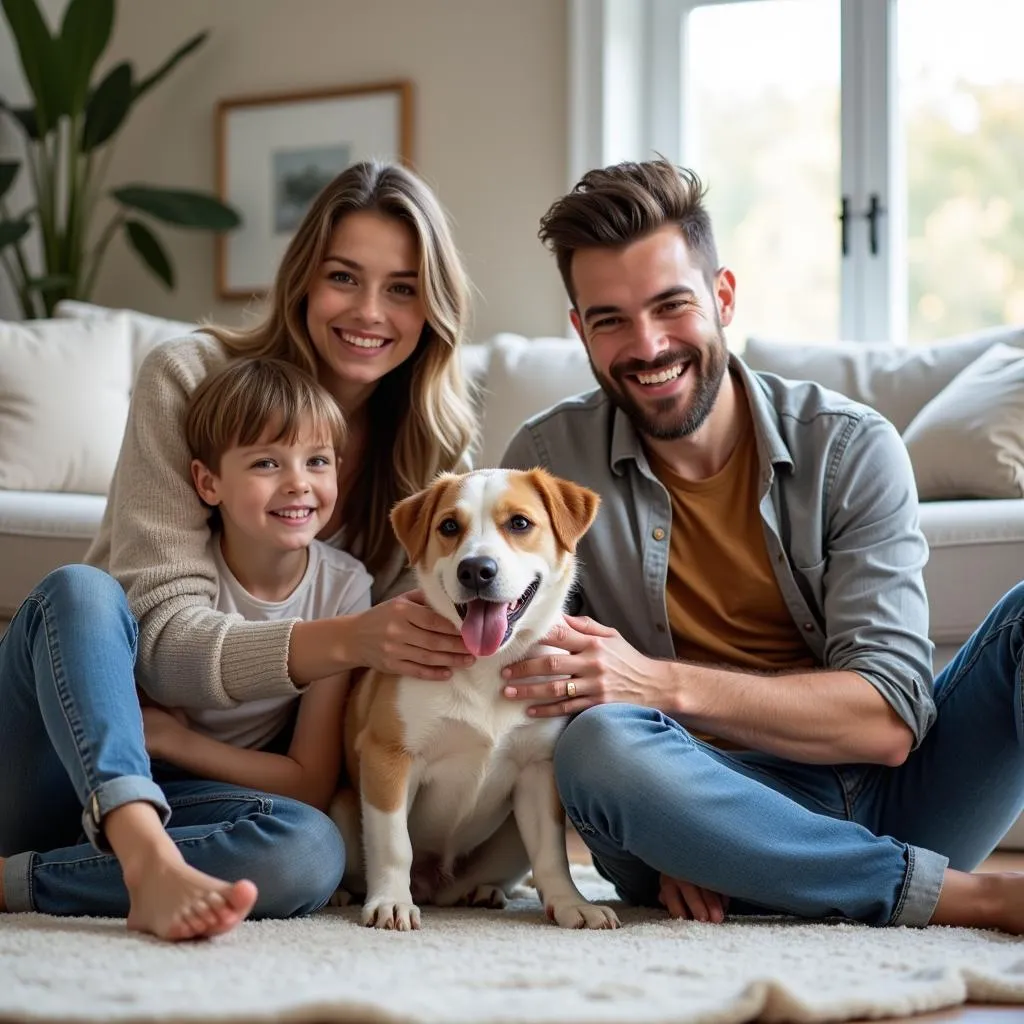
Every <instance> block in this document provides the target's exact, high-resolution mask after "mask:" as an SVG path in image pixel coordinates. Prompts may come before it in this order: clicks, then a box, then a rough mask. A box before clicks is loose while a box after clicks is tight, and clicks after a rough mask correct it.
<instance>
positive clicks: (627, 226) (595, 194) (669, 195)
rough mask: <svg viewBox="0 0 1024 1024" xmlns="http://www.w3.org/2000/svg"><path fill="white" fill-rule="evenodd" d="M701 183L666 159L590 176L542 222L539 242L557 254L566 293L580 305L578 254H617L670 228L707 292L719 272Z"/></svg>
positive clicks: (584, 177)
mask: <svg viewBox="0 0 1024 1024" xmlns="http://www.w3.org/2000/svg"><path fill="white" fill-rule="evenodd" d="M706 191H707V190H706V188H705V187H704V185H703V184H702V183H701V180H700V178H698V177H697V175H696V174H695V173H694V172H693V171H691V170H688V169H687V168H685V167H677V166H676V165H675V164H672V163H670V162H669V161H668V160H650V161H647V162H646V163H632V162H627V163H621V164H615V165H613V166H611V167H604V168H601V169H599V170H594V171H588V172H587V173H586V174H584V175H583V177H582V178H580V180H579V181H578V182H577V183H576V185H575V187H574V188H573V190H572V191H571V192H570V193H569V194H568V195H565V196H563V197H562V198H561V199H559V200H557V201H556V202H555V203H554V204H553V205H552V206H551V209H549V210H548V212H547V213H546V214H544V216H543V217H542V218H541V222H540V232H539V235H540V240H541V241H542V242H543V243H544V244H545V245H546V246H547V247H548V248H549V249H551V251H552V252H554V254H555V261H556V263H557V264H558V270H559V273H561V275H562V281H563V282H564V283H565V290H566V292H568V294H569V298H570V299H571V300H572V304H573V305H574V306H575V305H576V292H575V289H574V288H573V283H572V258H573V255H574V254H575V253H576V250H577V249H593V248H604V247H607V248H612V249H618V248H622V247H623V246H626V245H629V244H630V243H631V242H636V241H638V240H639V239H641V238H644V237H645V236H646V235H649V234H650V233H651V232H652V231H657V230H658V229H659V228H662V227H664V226H665V225H666V224H676V225H678V227H679V230H680V231H681V232H682V233H683V238H684V239H685V240H686V245H687V247H688V248H689V250H690V252H691V253H693V254H694V255H695V256H696V257H697V259H698V260H699V261H700V264H701V269H702V270H703V272H704V277H705V280H706V281H707V282H708V287H711V286H712V283H713V280H714V276H715V273H716V272H717V270H718V252H717V250H716V248H715V239H714V235H713V234H712V231H711V218H710V216H709V215H708V211H707V209H706V208H705V206H704V196H705V194H706Z"/></svg>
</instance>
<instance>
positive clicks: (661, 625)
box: [654, 622, 665, 633]
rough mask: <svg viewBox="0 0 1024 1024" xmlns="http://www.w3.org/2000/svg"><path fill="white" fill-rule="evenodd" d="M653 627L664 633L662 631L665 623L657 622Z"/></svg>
mask: <svg viewBox="0 0 1024 1024" xmlns="http://www.w3.org/2000/svg"><path fill="white" fill-rule="evenodd" d="M654 628H655V629H656V630H657V631H658V632H659V633H664V632H665V623H664V622H659V623H657V624H656V625H655V627H654Z"/></svg>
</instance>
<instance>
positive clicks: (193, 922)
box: [125, 851, 256, 941]
mask: <svg viewBox="0 0 1024 1024" xmlns="http://www.w3.org/2000/svg"><path fill="white" fill-rule="evenodd" d="M175 853H177V851H175ZM125 884H126V885H127V886H128V893H129V895H130V896H131V910H130V911H129V913H128V928H129V930H131V931H137V932H148V933H149V934H151V935H156V936H157V937H158V938H161V939H170V940H172V941H174V940H181V939H201V938H210V937H212V936H214V935H223V934H224V932H227V931H230V930H231V929H232V928H234V927H235V925H237V924H238V923H239V922H240V921H244V920H245V918H246V917H247V916H248V915H249V912H250V911H251V910H252V907H253V904H254V903H255V902H256V886H255V885H253V883H252V882H249V881H241V882H234V883H231V882H222V881H220V880H219V879H216V878H213V877H211V876H210V875H204V874H203V872H201V871H197V870H196V869H195V868H192V867H189V865H188V864H186V863H185V861H184V860H182V859H181V858H180V856H178V857H177V858H173V857H172V858H169V859H167V860H164V861H163V862H161V863H159V864H154V863H152V862H150V863H149V864H148V865H146V867H145V868H144V870H142V871H141V872H139V873H138V874H137V877H133V878H132V880H131V881H129V873H128V871H126V872H125Z"/></svg>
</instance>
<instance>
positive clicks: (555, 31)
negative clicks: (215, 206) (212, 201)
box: [93, 0, 567, 338]
mask: <svg viewBox="0 0 1024 1024" xmlns="http://www.w3.org/2000/svg"><path fill="white" fill-rule="evenodd" d="M565 8H566V2H565V0H372V2H370V3H367V2H364V0H358V2H357V0H216V2H215V3H210V2H208V0H174V2H173V3H167V2H166V0H127V2H122V3H120V4H119V5H118V23H117V26H116V28H115V34H114V38H113V40H112V43H111V46H110V49H109V51H108V53H107V54H106V55H105V57H104V65H105V67H109V66H110V65H112V64H113V63H114V62H116V61H119V60H124V59H130V60H132V61H133V63H134V64H135V66H136V68H137V70H138V71H139V72H140V73H146V72H148V71H149V70H151V69H152V68H154V67H155V66H156V65H157V64H158V63H159V62H161V61H162V60H163V59H164V58H165V57H166V56H167V55H168V54H169V53H170V52H171V51H172V50H173V49H174V48H175V47H177V46H178V45H179V44H180V43H181V42H183V41H184V40H185V39H186V38H188V37H189V36H190V35H192V34H193V33H195V32H197V31H199V30H201V29H204V28H208V29H209V30H210V38H209V39H208V40H207V42H206V43H205V45H204V46H203V47H202V48H201V49H200V50H199V51H198V52H197V53H195V54H193V55H192V56H191V57H189V58H188V59H187V60H186V61H185V62H183V63H182V64H181V65H179V67H178V68H177V69H176V70H175V72H174V73H173V74H172V75H171V76H170V77H168V78H167V79H165V81H164V82H163V83H162V84H161V85H160V86H159V87H158V88H157V89H155V90H153V92H151V93H150V94H149V95H148V96H147V97H146V99H145V100H143V101H142V102H141V103H140V105H139V107H138V108H137V109H136V111H135V112H134V113H133V115H132V118H131V120H130V121H129V123H128V124H127V126H126V127H125V129H124V130H123V132H122V135H121V138H120V141H119V143H118V145H117V150H116V154H115V156H114V158H113V160H112V162H111V168H110V176H109V181H110V183H112V184H120V183H126V182H129V181H139V182H145V183H150V184H165V185H171V186H181V187H190V188H203V189H211V190H212V189H213V188H214V187H215V185H214V149H213V112H214V106H215V104H216V102H217V100H219V99H221V98H225V97H232V96H239V95H248V94H252V93H261V92H276V91H293V90H300V89H306V88H319V87H327V86H331V85H339V86H341V85H347V84H354V83H359V82H365V81H382V80H388V79H395V78H408V79H411V80H412V81H413V83H414V87H415V90H416V97H415V154H414V155H415V162H416V166H417V169H418V170H419V171H420V172H421V173H422V174H423V175H424V176H425V177H426V178H427V180H428V181H430V182H431V183H432V184H433V185H434V187H435V188H436V190H437V192H438V193H439V195H440V197H441V200H442V202H443V203H444V204H445V205H446V207H447V208H448V210H449V211H450V213H451V214H452V217H453V219H454V221H455V228H456V237H457V239H458V242H459V245H460V247H461V249H462V251H463V253H464V254H465V257H466V261H467V265H468V268H469V272H470V275H471V277H472V278H473V281H474V284H475V286H476V288H477V290H478V296H477V302H476V316H475V325H476V326H475V331H474V334H475V336H476V337H478V338H483V337H486V336H488V335H489V334H492V333H494V332H496V331H499V330H509V331H516V332H519V333H522V334H526V335H535V334H560V333H563V331H564V327H565V323H566V318H565V308H566V307H565V301H564V299H563V296H562V291H561V287H560V284H559V281H558V275H557V272H556V270H555V266H554V260H553V259H552V258H551V257H549V255H548V254H547V253H546V252H545V251H544V249H543V248H542V247H541V245H540V243H539V242H538V241H537V235H536V232H537V222H538V219H539V217H540V216H541V214H542V213H543V212H544V210H545V209H546V208H547V206H548V204H549V203H550V201H551V200H552V199H553V198H555V197H556V196H557V195H558V194H560V193H561V192H562V191H563V190H564V186H565V183H566V176H567V170H566V162H567V147H566V142H565V133H566V107H567V100H566V90H567V72H566V66H565V54H566V10H565ZM160 234H161V237H162V238H163V239H164V240H165V241H166V242H167V243H168V247H169V249H170V252H171V255H172V258H173V259H174V262H175V267H176V270H177V274H178V286H177V289H176V290H175V291H174V292H167V291H166V290H165V289H164V288H163V286H162V285H160V284H159V283H157V282H156V281H155V280H154V279H153V278H152V277H151V276H150V275H149V273H148V272H147V271H146V270H145V269H143V268H142V266H141V264H139V262H138V261H137V259H136V258H135V257H134V255H132V254H131V253H129V252H128V251H127V249H126V247H125V245H124V243H123V242H122V241H120V240H118V241H117V242H116V243H115V244H114V245H113V246H111V250H110V252H109V255H108V257H107V260H106V263H105V264H104V270H103V273H102V276H101V279H100V282H99V285H98V287H97V290H96V293H95V295H94V297H93V298H94V301H96V302H99V303H102V304H104V305H112V306H130V307H133V308H136V309H141V310H145V311H147V312H151V313H155V314H159V315H165V316H173V317H177V318H185V319H188V318H194V317H199V316H206V315H212V316H213V318H214V319H216V320H219V321H222V322H227V323H236V322H239V321H240V319H241V318H242V316H243V312H244V309H245V306H244V304H243V303H238V302H224V301H221V300H218V299H217V297H216V293H215V287H214V244H213V241H212V238H211V236H209V235H207V234H200V233H197V234H192V233H189V232H184V231H179V230H176V229H173V228H161V229H160Z"/></svg>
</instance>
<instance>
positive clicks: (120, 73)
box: [82, 61, 135, 153]
mask: <svg viewBox="0 0 1024 1024" xmlns="http://www.w3.org/2000/svg"><path fill="white" fill-rule="evenodd" d="M134 96H135V92H134V90H133V87H132V66H131V64H129V63H128V62H127V61H124V62H122V63H120V64H117V65H115V66H114V67H112V68H111V69H110V71H109V72H107V74H106V76H105V77H104V79H103V81H102V82H100V84H99V85H98V86H97V87H96V91H95V92H94V93H93V94H92V95H91V96H90V97H89V102H88V104H87V105H86V108H85V125H84V126H83V128H82V151H83V152H84V153H88V152H89V151H90V150H93V149H95V148H96V147H97V146H101V145H103V143H104V142H106V141H107V139H109V138H110V136H111V135H113V134H114V132H116V131H117V130H118V128H120V127H121V125H122V124H124V119H125V118H126V117H127V116H128V111H129V110H131V106H132V101H133V99H134Z"/></svg>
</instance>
